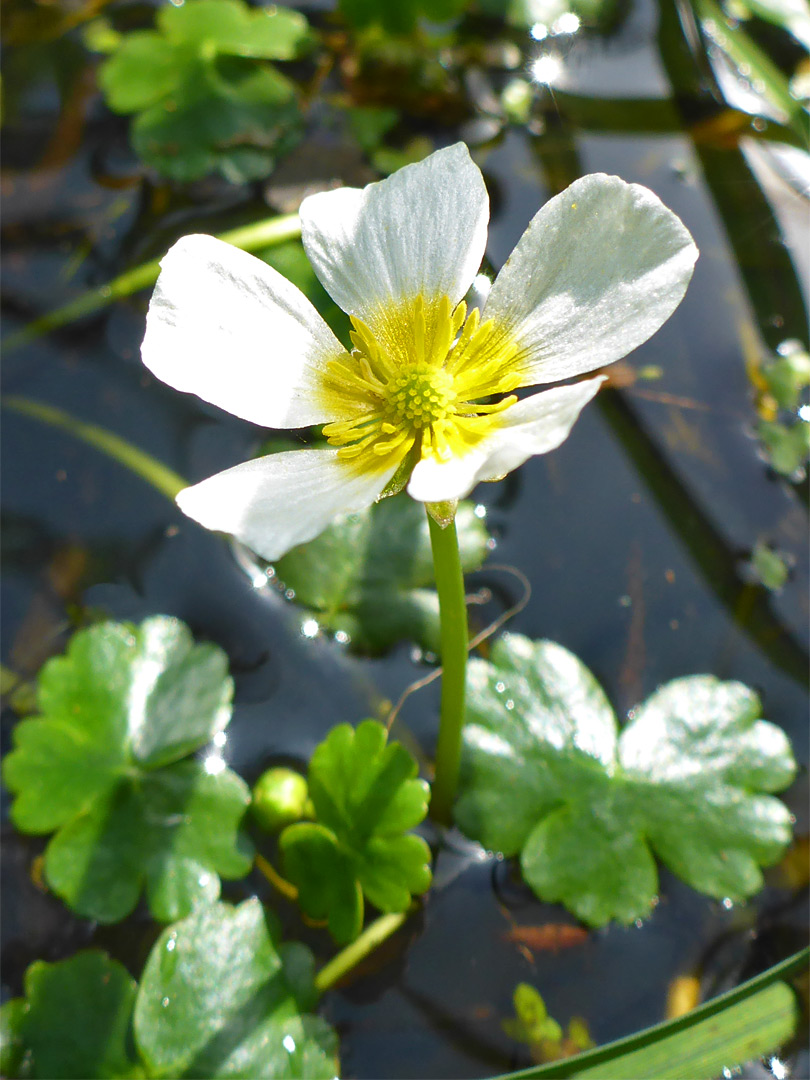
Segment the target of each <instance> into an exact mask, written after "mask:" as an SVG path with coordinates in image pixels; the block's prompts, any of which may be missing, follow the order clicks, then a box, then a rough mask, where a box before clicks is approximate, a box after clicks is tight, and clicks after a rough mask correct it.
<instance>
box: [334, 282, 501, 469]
mask: <svg viewBox="0 0 810 1080" xmlns="http://www.w3.org/2000/svg"><path fill="white" fill-rule="evenodd" d="M466 316H467V307H466V304H465V303H464V302H463V301H462V302H461V303H460V304H458V305H457V306H456V308H455V309H454V308H453V307H452V305H451V303H450V300H449V299H448V298H447V297H446V296H445V297H442V299H441V300H439V301H437V302H436V303H434V304H431V305H430V306H429V307H426V305H425V303H424V301H423V299H422V297H417V298H416V299H415V300H414V301H411V302H410V303H408V304H405V305H402V307H401V308H399V309H398V310H396V311H389V312H383V313H380V315H379V317H377V318H375V319H374V331H372V330H371V328H370V327H369V326H367V325H366V324H365V323H364V322H362V320H360V319H358V318H355V317H353V318H352V326H353V330H352V332H351V339H352V344H353V346H354V348H353V349H352V352H351V354H350V356H349V357H346V356H345V355H344V356H342V357H341V358H340V359H338V360H333V361H331V362H330V363H329V365H328V366H327V369H326V371H325V373H324V375H323V382H322V387H321V390H322V394H323V396H324V400H325V402H328V403H329V404H330V405H331V406H335V405H338V406H339V407H340V409H341V411H343V412H349V413H352V414H353V416H352V419H350V420H341V421H338V422H336V423H333V424H327V425H326V426H325V427H324V429H323V432H324V435H325V436H326V438H327V439H328V441H329V442H330V444H331V445H332V446H336V447H338V455H339V457H340V458H341V459H342V460H344V461H346V462H351V463H352V464H354V465H355V466H356V467H357V468H359V469H361V470H362V471H383V470H387V469H389V468H390V467H391V465H392V464H396V465H399V464H400V463H401V462H403V461H405V459H406V458H408V459H409V460H412V464H415V463H416V461H417V460H418V459H419V458H420V457H422V458H424V457H428V456H433V457H436V458H438V459H439V460H440V461H447V460H450V459H451V458H452V457H455V456H460V455H462V454H464V453H466V452H468V451H469V450H470V449H471V448H472V447H474V446H475V445H476V443H478V442H480V441H481V439H483V438H484V437H485V436H486V435H488V434H490V433H491V432H492V431H493V430H494V429H495V427H496V425H497V423H498V421H497V418H496V417H497V414H498V413H500V412H502V411H503V410H504V409H506V408H508V406H510V405H512V404H513V403H514V402H515V401H516V400H517V399H516V398H515V397H514V396H511V397H502V398H501V400H499V401H496V402H494V403H492V402H491V401H486V400H482V399H488V398H491V397H492V396H493V395H495V396H498V395H503V394H506V393H508V392H509V391H510V390H513V389H514V388H515V387H516V386H519V385H521V382H522V379H521V377H520V372H519V369H518V365H517V364H516V363H515V362H514V361H515V358H516V355H517V349H516V347H515V344H514V342H513V341H512V340H510V339H509V338H508V337H507V336H506V335H504V334H503V333H501V334H496V333H495V327H494V324H493V323H492V321H491V320H490V321H488V322H485V323H483V324H481V322H480V315H479V312H478V311H477V310H473V311H472V312H471V313H470V316H469V318H467V317H466Z"/></svg>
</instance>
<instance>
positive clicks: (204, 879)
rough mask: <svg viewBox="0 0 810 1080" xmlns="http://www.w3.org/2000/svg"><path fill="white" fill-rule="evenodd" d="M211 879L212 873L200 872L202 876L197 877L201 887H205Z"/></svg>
mask: <svg viewBox="0 0 810 1080" xmlns="http://www.w3.org/2000/svg"><path fill="white" fill-rule="evenodd" d="M210 880H211V875H210V874H200V876H199V877H198V878H197V884H198V885H199V886H200V888H201V889H204V888H205V886H206V885H207V884H208V883H209V881H210Z"/></svg>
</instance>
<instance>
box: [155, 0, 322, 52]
mask: <svg viewBox="0 0 810 1080" xmlns="http://www.w3.org/2000/svg"><path fill="white" fill-rule="evenodd" d="M157 23H158V27H159V29H160V30H161V32H162V33H163V34H164V35H165V37H166V39H167V40H168V41H170V42H172V43H173V44H175V45H185V46H187V47H190V48H195V49H197V50H199V51H208V52H210V51H215V52H219V53H227V54H229V55H231V56H250V57H261V58H263V59H266V60H293V59H295V57H297V56H300V55H301V54H302V52H304V51H305V49H306V48H307V46H308V45H309V43H310V33H309V26H308V24H307V20H306V19H305V18H304V16H303V15H301V14H300V13H299V12H297V11H291V10H290V9H289V8H284V7H279V6H278V5H277V4H272V5H271V6H269V7H264V8H250V7H248V6H247V5H246V4H243V3H242V2H241V0H186V3H184V4H181V5H180V6H175V5H173V4H172V5H168V4H167V5H166V6H165V7H162V8H161V9H160V11H159V13H158V18H157Z"/></svg>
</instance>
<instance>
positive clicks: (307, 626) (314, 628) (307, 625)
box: [301, 619, 320, 638]
mask: <svg viewBox="0 0 810 1080" xmlns="http://www.w3.org/2000/svg"><path fill="white" fill-rule="evenodd" d="M319 630H320V626H319V625H318V620H317V619H304V621H303V622H302V623H301V636H302V637H305V638H314V637H317V636H318V631H319Z"/></svg>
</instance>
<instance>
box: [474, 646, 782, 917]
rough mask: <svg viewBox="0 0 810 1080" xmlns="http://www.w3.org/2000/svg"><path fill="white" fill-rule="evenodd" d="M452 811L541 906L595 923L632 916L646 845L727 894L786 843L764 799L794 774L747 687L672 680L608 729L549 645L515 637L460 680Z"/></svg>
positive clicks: (572, 660)
mask: <svg viewBox="0 0 810 1080" xmlns="http://www.w3.org/2000/svg"><path fill="white" fill-rule="evenodd" d="M468 686H469V693H468V706H467V718H468V723H467V726H466V728H465V736H464V737H465V744H464V757H463V762H462V779H461V789H460V790H461V794H460V797H459V800H458V803H457V806H456V819H457V821H458V823H459V824H460V826H461V828H462V829H464V831H465V832H466V833H467V834H468V835H470V836H472V837H474V838H476V839H479V840H480V841H481V842H482V843H483V844H484V845H485V846H486V847H488V848H491V849H494V850H498V851H502V852H503V853H504V854H507V855H514V854H517V853H520V857H521V866H522V869H523V873H524V876H525V878H526V880H527V882H528V883H529V885H531V887H532V888H533V889H534V891H535V892H536V893H537V894H538V896H540V897H542V898H543V899H544V900H548V901H560V902H562V903H564V904H565V905H566V906H568V907H569V908H570V909H571V910H572V911H573V912H574V913H575V914H576V915H578V916H579V918H581V919H582V920H583V921H585V922H587V923H589V924H590V925H592V926H602V925H604V924H605V923H607V922H608V921H609V920H611V919H617V920H619V921H621V922H625V923H629V922H631V921H633V920H634V919H637V918H639V917H641V916H643V915H645V914H646V913H647V912H648V911H649V908H650V905H651V903H652V901H653V899H654V896H655V891H656V888H657V873H656V868H655V862H654V859H653V853H654V854H656V855H657V856H658V857H659V858H660V859H661V860H662V861H663V862H665V863H666V864H667V865H668V866H669V867H670V869H672V870H673V871H674V872H675V873H676V874H678V875H679V876H680V877H681V878H682V879H683V880H684V881H686V882H687V883H688V884H690V885H691V886H692V887H693V888H696V889H699V890H700V891H702V892H705V893H708V894H709V895H711V896H715V897H718V898H722V897H726V896H728V897H731V898H732V899H734V900H741V899H743V898H745V897H747V896H750V895H752V894H753V893H754V892H756V891H757V890H758V889H759V888H761V885H762V876H761V873H760V869H759V867H760V866H761V865H770V864H772V863H774V862H776V861H777V860H778V859H779V857H780V855H781V853H782V851H783V850H784V848H785V847H786V845H787V844H788V843H789V841H790V836H791V822H790V814H789V813H788V810H787V808H786V807H785V806H784V804H783V803H781V802H780V801H779V800H777V799H774V798H772V797H771V796H770V794H760V793H762V792H765V793H771V792H774V791H779V790H781V789H782V788H784V787H786V786H787V785H788V784H789V783H790V781H791V779H792V778H793V775H794V772H795V763H794V761H793V756H792V754H791V750H790V744H789V741H788V739H787V737H786V736H785V734H784V732H783V731H782V730H781V729H780V728H778V727H776V726H775V725H773V724H771V723H768V722H767V721H764V720H760V719H759V715H760V702H759V699H758V698H757V696H756V694H754V692H753V691H751V690H749V689H748V688H747V687H745V686H743V685H742V684H740V683H723V682H720V681H719V680H717V679H715V678H713V677H712V676H693V677H691V678H685V679H677V680H675V681H673V682H671V683H669V684H667V685H666V686H664V687H662V688H661V689H660V690H659V691H657V692H656V693H655V694H653V695H652V696H651V697H650V698H649V699H648V701H647V702H645V703H644V704H643V705H642V706H640V707H639V708H637V709H636V710H634V712H633V713H632V714H631V715H632V717H633V718H632V720H631V721H630V722H629V723H628V725H627V726H626V727H625V729H624V731H623V732H622V733H621V736H620V737H617V723H616V719H615V716H614V714H613V711H612V709H611V708H610V705H609V704H608V702H607V699H606V698H605V695H604V693H603V691H602V690H601V688H600V687H599V685H598V683H597V682H596V680H595V679H594V677H593V675H591V673H590V672H589V671H588V670H587V668H585V667H584V665H583V664H582V663H581V662H580V661H579V660H577V658H576V657H574V656H573V655H572V654H571V653H569V652H568V651H567V650H566V649H564V648H562V646H560V645H557V644H555V643H553V642H547V641H541V642H531V641H529V640H528V639H527V638H524V637H521V636H519V635H508V636H506V637H505V638H503V639H502V640H501V641H499V642H498V643H497V644H496V645H495V647H494V649H493V654H492V662H491V663H487V662H484V661H473V662H472V663H471V665H470V669H469V677H468Z"/></svg>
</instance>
